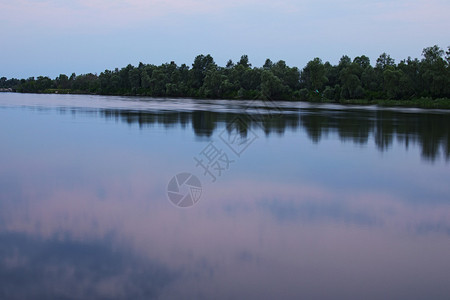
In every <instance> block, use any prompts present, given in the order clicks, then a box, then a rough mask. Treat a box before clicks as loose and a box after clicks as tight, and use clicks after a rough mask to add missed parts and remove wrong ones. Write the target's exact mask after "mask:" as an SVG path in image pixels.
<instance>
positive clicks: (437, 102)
mask: <svg viewBox="0 0 450 300" xmlns="http://www.w3.org/2000/svg"><path fill="white" fill-rule="evenodd" d="M324 102H325V103H326V102H327V101H324ZM339 103H340V104H353V105H379V106H385V107H416V108H429V109H430V108H433V109H450V99H447V98H443V99H430V98H419V99H411V100H367V99H361V100H358V99H353V100H341V101H340V102H339Z"/></svg>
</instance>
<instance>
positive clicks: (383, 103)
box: [2, 90, 450, 110]
mask: <svg viewBox="0 0 450 300" xmlns="http://www.w3.org/2000/svg"><path fill="white" fill-rule="evenodd" d="M2 92H6V91H2ZM7 92H8V93H16V94H43V95H55V94H56V95H58V94H60V95H95V96H113V97H114V96H116V97H117V96H119V97H120V96H126V97H144V98H149V99H152V98H156V97H152V96H147V95H132V94H112V95H111V94H98V93H83V92H73V91H67V90H66V91H61V90H59V91H54V90H53V91H47V92H40V93H26V92H16V91H7ZM157 98H165V97H157ZM168 98H171V99H187V98H190V99H207V100H230V101H233V100H260V101H267V99H245V98H242V99H222V98H196V97H172V96H171V97H168ZM270 101H273V102H278V101H280V102H292V103H310V104H341V105H344V106H352V105H362V106H371V105H372V106H373V105H375V106H380V107H399V108H422V109H448V110H450V99H447V98H440V99H431V98H417V99H410V100H386V99H374V100H367V99H346V100H340V101H332V100H326V99H324V100H320V101H302V100H289V101H287V100H273V99H270Z"/></svg>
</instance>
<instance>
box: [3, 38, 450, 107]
mask: <svg viewBox="0 0 450 300" xmlns="http://www.w3.org/2000/svg"><path fill="white" fill-rule="evenodd" d="M422 56H423V57H422V58H421V59H418V58H415V59H412V58H410V57H408V58H407V59H404V60H402V61H400V63H398V64H396V63H395V61H394V59H392V58H391V57H390V56H389V55H388V54H386V53H383V54H381V55H380V56H379V57H378V59H377V60H376V63H375V66H372V64H371V62H370V59H369V58H368V57H367V56H365V55H362V56H358V57H355V58H354V59H353V60H352V59H351V58H350V57H348V56H346V55H344V56H342V58H341V59H340V61H339V63H338V64H337V65H332V64H330V63H329V62H325V63H324V62H323V61H322V60H321V59H320V58H315V59H313V60H311V61H309V62H308V63H307V65H306V66H305V67H304V68H303V69H301V70H300V69H298V68H297V67H289V66H287V65H286V63H285V62H284V61H283V60H280V61H278V62H272V61H271V60H270V59H267V60H266V61H265V63H264V65H263V66H262V67H252V65H251V64H250V62H249V58H248V56H247V55H243V56H242V57H241V58H240V60H239V61H238V62H236V63H234V62H233V61H232V60H229V61H228V63H227V64H226V66H225V67H220V66H218V65H217V64H216V63H215V62H214V59H213V58H212V57H211V55H199V56H197V57H196V58H195V60H194V63H193V64H192V67H189V66H187V65H186V64H182V65H181V66H178V65H177V64H175V63H174V62H170V63H165V64H162V65H160V66H156V65H152V64H143V63H139V66H137V67H134V66H132V65H128V66H126V67H124V68H122V69H118V68H116V69H115V70H114V71H111V70H105V71H104V72H102V73H100V74H99V75H97V74H92V73H89V74H82V75H76V74H72V75H71V76H67V75H64V74H61V75H59V76H58V77H57V78H55V79H51V78H49V77H45V76H39V77H37V78H34V77H30V78H28V79H14V78H13V79H7V78H5V77H2V78H1V79H0V89H3V90H7V89H11V90H13V91H16V92H22V93H80V94H101V95H142V96H153V97H194V98H212V99H215V98H217V99H256V98H260V99H273V100H303V101H332V102H333V101H334V102H342V101H343V100H350V99H366V100H373V99H390V100H409V99H419V98H430V99H436V98H450V47H448V49H447V51H444V50H443V49H441V48H440V47H439V46H436V45H435V46H432V47H427V48H425V49H423V52H422Z"/></svg>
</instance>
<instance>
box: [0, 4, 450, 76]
mask: <svg viewBox="0 0 450 300" xmlns="http://www.w3.org/2000/svg"><path fill="white" fill-rule="evenodd" d="M449 15H450V1H448V0H423V1H422V0H408V1H406V0H398V1H396V0H392V1H356V0H341V1H331V0H317V1H310V0H299V1H294V0H291V1H290V0H279V1H276V2H274V1H267V0H259V1H256V0H239V1H238V0H229V1H224V0H209V1H205V0H172V1H168V0H147V1H145V0H74V1H70V0H13V1H11V0H8V1H6V0H0V28H2V34H1V41H0V76H6V77H8V78H10V77H19V78H25V77H29V76H38V75H47V76H50V77H52V78H53V77H56V76H57V75H58V74H60V73H65V74H70V73H72V72H76V73H77V74H81V73H88V72H93V73H100V72H102V71H104V70H105V69H114V68H115V67H119V68H120V67H124V66H126V65H127V64H128V63H131V64H133V65H137V64H138V63H139V62H140V61H142V62H144V63H153V64H161V63H164V62H170V61H171V60H174V61H175V62H176V63H177V64H182V63H186V64H188V65H191V64H192V62H193V60H194V58H195V56H196V55H198V54H208V53H209V54H211V55H212V56H213V57H214V59H215V60H216V62H217V63H218V64H220V65H225V63H226V61H227V60H228V59H230V58H231V59H233V60H234V61H236V60H238V59H239V57H240V56H241V55H242V54H247V55H248V56H249V58H250V62H251V63H252V64H253V65H254V66H261V65H262V64H263V63H264V60H265V59H266V58H271V59H272V60H273V61H277V60H280V59H283V60H285V61H286V62H287V63H288V65H290V66H297V67H299V68H303V67H304V66H305V64H306V63H307V62H308V61H309V60H311V59H313V58H314V57H320V58H321V59H322V60H324V61H330V62H331V63H333V64H335V63H337V62H338V61H339V58H340V57H341V56H342V55H344V54H346V55H349V56H350V57H352V58H353V57H355V56H358V55H362V54H364V55H367V56H369V57H370V59H371V61H372V64H373V63H374V62H375V60H376V58H377V57H378V56H379V55H380V54H381V53H382V52H387V53H388V54H390V55H391V56H392V57H393V58H395V59H396V61H397V62H398V61H399V60H401V59H403V58H407V57H408V56H411V57H420V55H421V52H422V49H423V48H424V47H428V46H432V45H435V44H437V45H439V46H440V47H442V48H446V47H447V46H450V18H449V17H448V16H449Z"/></svg>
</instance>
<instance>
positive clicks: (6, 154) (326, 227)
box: [0, 93, 450, 299]
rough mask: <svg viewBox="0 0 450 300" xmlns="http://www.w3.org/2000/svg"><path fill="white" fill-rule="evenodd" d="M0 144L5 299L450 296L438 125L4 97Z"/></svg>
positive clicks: (341, 110)
mask: <svg viewBox="0 0 450 300" xmlns="http://www.w3.org/2000/svg"><path fill="white" fill-rule="evenodd" d="M0 128H1V129H0V298H2V299H48V298H58V299H73V298H85V299H93V298H101V299H103V298H104V299H152V298H155V299H175V298H176V299H255V298H257V299H301V298H303V299H312V298H313V299H448V295H450V276H449V274H450V256H449V253H450V185H449V184H448V182H449V175H450V114H449V113H448V112H446V111H440V110H419V109H402V110H399V109H380V108H377V107H348V106H345V107H344V106H339V105H310V104H301V103H287V102H280V103H275V104H274V103H267V102H258V101H256V102H255V101H224V100H220V101H212V100H211V101H207V100H192V99H177V100H175V99H148V98H127V97H100V96H70V95H32V94H28V95H25V94H10V93H0ZM238 141H240V143H239V142H238ZM212 146H214V149H215V150H217V151H219V153H220V156H218V157H222V158H225V157H226V158H227V161H228V164H225V162H224V159H222V161H221V162H219V163H221V167H222V169H221V170H220V171H219V170H217V169H218V168H215V167H217V166H218V165H215V167H214V165H212V164H211V165H210V168H209V169H208V172H207V170H205V169H204V168H202V167H201V166H200V165H198V160H203V162H206V156H205V155H204V154H205V153H209V154H211V153H212V152H208V149H209V150H210V151H211V150H212V148H211V147H212ZM196 159H197V160H196ZM183 172H187V173H191V174H193V175H194V176H196V177H197V178H198V179H199V180H200V181H201V185H202V194H201V197H200V200H199V201H198V203H196V204H195V205H194V206H192V207H190V208H184V209H182V208H179V207H177V206H176V205H174V204H173V203H172V202H170V201H169V199H168V194H167V188H168V183H169V181H170V180H171V179H172V178H173V176H175V175H177V174H180V173H183ZM184 192H186V190H180V193H184Z"/></svg>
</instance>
